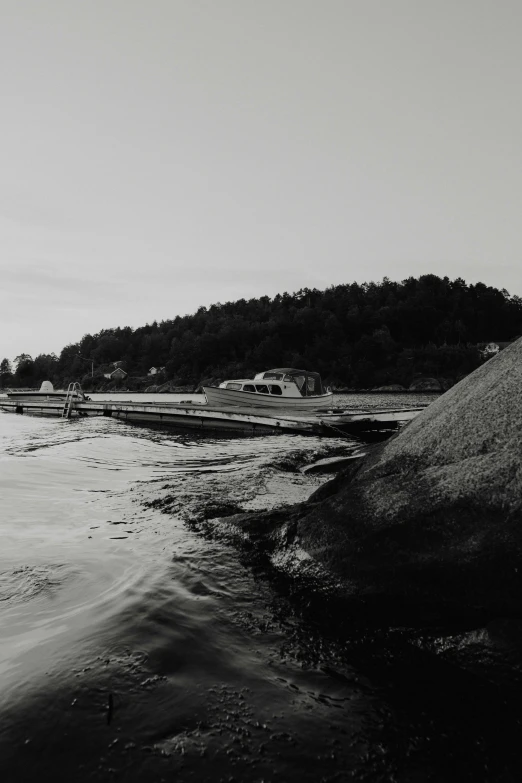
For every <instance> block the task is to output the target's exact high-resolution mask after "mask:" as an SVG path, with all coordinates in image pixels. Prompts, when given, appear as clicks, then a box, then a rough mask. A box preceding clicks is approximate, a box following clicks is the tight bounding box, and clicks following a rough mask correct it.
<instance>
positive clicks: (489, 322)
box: [1, 275, 522, 389]
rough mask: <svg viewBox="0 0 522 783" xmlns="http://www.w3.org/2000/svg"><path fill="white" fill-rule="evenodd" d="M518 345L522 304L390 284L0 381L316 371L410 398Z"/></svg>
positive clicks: (49, 358) (89, 345) (94, 342)
mask: <svg viewBox="0 0 522 783" xmlns="http://www.w3.org/2000/svg"><path fill="white" fill-rule="evenodd" d="M521 334H522V299H521V298H520V297H518V296H510V294H508V292H507V291H505V290H502V291H500V290H498V289H496V288H492V287H490V286H486V285H484V284H482V283H477V284H476V285H467V284H466V283H465V281H464V280H462V279H460V278H459V279H456V280H449V279H448V278H447V277H445V278H439V277H437V276H435V275H424V276H422V277H420V278H418V279H415V278H409V279H407V280H403V281H402V282H400V283H399V282H392V281H391V280H388V279H387V278H384V280H382V282H379V283H363V284H359V283H350V284H346V285H337V286H332V287H331V288H327V289H326V290H325V291H318V290H316V289H313V290H310V289H303V290H301V291H298V292H297V293H294V294H287V293H284V294H282V295H277V296H276V297H274V298H273V299H270V298H269V297H268V296H264V297H261V298H259V299H250V300H248V301H246V300H244V299H240V300H239V301H237V302H227V303H226V304H215V305H212V306H211V307H209V308H205V307H201V308H200V309H199V310H198V311H197V312H196V313H195V314H194V315H188V316H182V317H180V316H176V317H174V318H173V319H172V320H169V321H162V322H161V323H156V322H154V323H152V324H147V325H146V326H142V327H140V328H137V329H131V328H130V327H121V328H115V329H104V330H103V331H101V332H99V333H98V334H95V335H90V334H87V335H85V336H84V337H83V338H82V339H81V340H80V342H79V343H76V344H73V345H67V346H66V347H65V348H64V349H63V350H62V352H61V354H60V356H59V357H56V356H54V355H41V356H37V357H36V358H35V359H34V360H33V359H32V358H31V357H30V356H27V355H22V356H21V357H17V360H18V361H17V365H18V369H17V371H16V374H15V375H14V376H12V375H10V373H9V366H8V363H6V360H4V362H2V368H3V370H2V376H1V377H2V384H3V386H14V385H21V386H36V385H38V384H39V383H40V382H41V381H42V380H44V379H47V378H48V379H50V380H52V381H53V383H54V384H55V385H60V386H61V385H63V384H66V383H67V382H68V381H70V380H81V382H82V384H83V386H84V387H85V388H87V389H89V388H97V387H98V388H99V387H100V384H103V383H104V384H107V383H108V382H107V380H106V379H105V378H104V376H103V373H104V372H107V371H109V372H110V370H111V369H114V365H113V364H112V363H113V362H122V367H123V369H125V370H126V372H127V373H128V378H126V379H125V380H124V381H123V385H124V386H125V387H126V388H143V387H144V386H145V385H150V384H151V383H153V382H156V383H157V382H158V380H172V381H174V383H175V384H177V385H180V386H182V385H197V384H198V383H199V382H200V381H201V380H202V379H214V380H216V379H223V378H234V377H242V376H246V377H249V376H252V375H253V374H254V373H255V372H259V371H260V370H263V369H268V368H270V367H277V366H279V367H281V366H283V367H284V366H289V367H300V368H305V369H311V370H318V371H319V372H320V373H321V374H322V376H323V378H324V379H325V380H326V382H327V383H330V384H332V385H334V386H337V387H342V386H348V387H352V388H370V387H373V386H380V385H385V384H401V385H404V386H408V385H409V384H410V383H411V382H412V380H414V379H415V378H418V377H419V376H432V377H433V376H435V377H438V378H444V379H446V380H447V382H448V384H451V383H454V382H455V381H456V380H458V379H460V378H461V377H463V376H464V375H466V374H467V373H469V372H470V371H471V370H473V369H475V367H476V366H478V364H480V362H481V361H483V359H482V358H481V356H480V353H479V351H478V350H477V346H478V345H480V344H481V343H488V342H491V341H495V342H507V341H509V340H512V339H514V338H516V337H518V336H519V335H521ZM80 354H81V357H80ZM91 362H94V379H92V378H91V377H90V376H91V364H90V363H91ZM151 367H165V370H164V373H163V374H162V375H160V376H157V378H158V380H155V381H153V380H152V379H151V378H150V377H149V379H148V380H147V378H146V376H147V373H148V371H149V369H150V368H151ZM140 379H141V380H140Z"/></svg>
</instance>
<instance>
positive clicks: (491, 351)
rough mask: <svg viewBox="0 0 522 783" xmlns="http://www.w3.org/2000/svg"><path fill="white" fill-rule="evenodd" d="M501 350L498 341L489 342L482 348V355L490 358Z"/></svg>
mask: <svg viewBox="0 0 522 783" xmlns="http://www.w3.org/2000/svg"><path fill="white" fill-rule="evenodd" d="M499 351H500V346H499V345H498V343H487V344H486V345H484V346H483V347H482V349H481V353H482V356H483V357H484V358H485V359H490V358H491V357H492V356H496V355H497V353H498V352H499Z"/></svg>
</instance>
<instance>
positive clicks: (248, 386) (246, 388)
mask: <svg viewBox="0 0 522 783" xmlns="http://www.w3.org/2000/svg"><path fill="white" fill-rule="evenodd" d="M255 390H256V387H255V386H253V385H252V384H251V383H245V385H244V386H243V391H249V392H255Z"/></svg>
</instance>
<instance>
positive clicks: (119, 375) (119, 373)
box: [103, 367, 128, 381]
mask: <svg viewBox="0 0 522 783" xmlns="http://www.w3.org/2000/svg"><path fill="white" fill-rule="evenodd" d="M127 375H128V373H126V372H125V370H123V369H122V368H121V367H116V369H115V370H113V371H112V372H104V373H103V377H104V378H108V379H109V380H110V381H122V380H123V379H124V378H126V377H127Z"/></svg>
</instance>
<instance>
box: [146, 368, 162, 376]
mask: <svg viewBox="0 0 522 783" xmlns="http://www.w3.org/2000/svg"><path fill="white" fill-rule="evenodd" d="M164 371H165V368H164V367H151V368H150V370H149V372H148V374H149V375H159V374H160V373H161V372H164Z"/></svg>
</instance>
